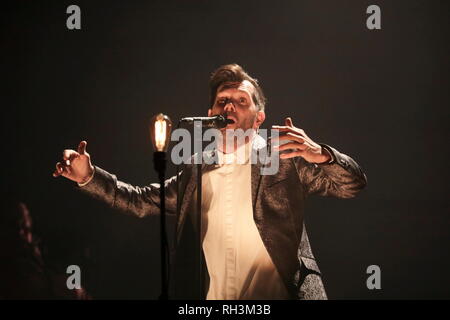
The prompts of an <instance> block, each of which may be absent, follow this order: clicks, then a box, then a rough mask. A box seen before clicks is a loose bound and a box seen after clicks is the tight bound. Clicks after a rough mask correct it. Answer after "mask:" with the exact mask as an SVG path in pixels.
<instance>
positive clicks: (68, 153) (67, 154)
mask: <svg viewBox="0 0 450 320" xmlns="http://www.w3.org/2000/svg"><path fill="white" fill-rule="evenodd" d="M77 156H78V153H77V152H76V151H75V150H69V149H66V150H64V151H63V160H72V159H74V158H76V157H77Z"/></svg>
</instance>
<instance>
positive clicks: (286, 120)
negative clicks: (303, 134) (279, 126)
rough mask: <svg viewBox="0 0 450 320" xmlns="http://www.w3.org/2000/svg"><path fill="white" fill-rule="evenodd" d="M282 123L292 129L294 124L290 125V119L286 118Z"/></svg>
mask: <svg viewBox="0 0 450 320" xmlns="http://www.w3.org/2000/svg"><path fill="white" fill-rule="evenodd" d="M284 123H285V125H286V126H288V127H293V126H294V124H293V123H292V119H291V117H288V118H286V119H284Z"/></svg>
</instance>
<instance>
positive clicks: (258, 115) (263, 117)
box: [256, 111, 266, 127]
mask: <svg viewBox="0 0 450 320" xmlns="http://www.w3.org/2000/svg"><path fill="white" fill-rule="evenodd" d="M264 120H266V113H265V112H264V111H258V112H257V113H256V125H257V126H258V127H259V126H261V125H262V124H263V122H264Z"/></svg>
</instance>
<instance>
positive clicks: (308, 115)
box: [0, 0, 450, 299]
mask: <svg viewBox="0 0 450 320" xmlns="http://www.w3.org/2000/svg"><path fill="white" fill-rule="evenodd" d="M71 4H76V5H78V6H79V7H80V8H81V30H68V29H67V27H66V19H67V17H68V16H69V15H68V14H66V8H67V7H68V6H69V5H71ZM371 4H376V5H378V6H379V7H380V8H381V27H382V28H381V30H368V28H367V27H366V19H367V17H368V15H367V14H366V9H367V7H368V6H369V5H371ZM448 12H449V5H448V2H446V1H425V0H423V1H415V0H414V1H413V0H408V1H406V0H405V1H381V0H376V1H364V0H363V1H356V0H354V1H324V0H321V1H317V0H311V1H300V0H295V1H276V2H275V1H271V2H269V1H267V2H265V1H264V2H263V1H126V2H125V1H75V2H72V1H53V2H46V1H18V2H16V3H15V4H9V5H7V4H2V13H1V15H2V18H1V24H2V26H1V30H0V32H1V54H2V68H1V71H2V77H1V78H2V83H3V85H2V92H3V93H2V96H1V105H2V149H3V150H2V158H3V161H2V163H3V165H2V194H3V197H4V201H9V199H10V197H11V195H16V196H18V197H19V198H20V199H22V201H24V202H25V203H27V205H28V207H29V208H30V211H31V214H32V216H33V218H34V228H35V232H36V234H37V235H39V236H40V238H41V239H42V246H43V248H44V249H45V250H44V255H45V258H46V262H47V263H48V264H49V265H52V266H54V267H56V268H60V269H61V270H65V268H66V266H68V265H71V264H78V265H80V266H81V267H82V282H83V285H84V286H85V287H86V288H87V290H88V291H89V292H90V294H91V295H92V297H94V298H97V299H105V298H124V299H132V298H150V299H156V298H157V297H158V294H159V290H160V281H159V251H158V248H159V237H158V219H157V218H148V219H136V218H133V217H129V216H126V215H123V214H121V213H118V212H116V211H113V210H111V209H108V208H107V207H106V206H104V205H102V204H100V203H98V202H97V201H95V200H91V199H89V198H88V197H86V196H84V195H82V194H80V193H79V192H77V191H76V188H75V187H74V184H73V183H71V182H69V181H68V180H66V179H64V178H58V179H54V178H53V177H52V172H53V170H54V165H55V163H56V162H57V161H59V159H60V158H61V153H62V151H63V149H66V148H76V147H77V145H78V143H79V142H80V141H81V140H82V139H86V140H87V141H88V148H87V149H88V152H90V154H91V156H92V160H93V163H94V164H96V165H99V166H101V167H103V168H104V169H106V170H108V171H110V172H112V173H115V174H117V175H118V177H119V178H120V179H121V180H124V181H127V182H130V183H132V184H135V185H146V184H148V183H150V182H155V181H156V174H155V172H154V171H153V167H152V150H151V144H150V141H149V131H148V122H149V119H150V117H151V116H152V115H154V114H156V113H158V112H164V113H166V114H168V115H169V116H170V117H171V118H172V119H174V120H177V119H179V118H180V117H182V116H189V115H206V112H207V108H208V87H207V81H208V78H209V75H210V73H211V72H212V71H213V70H214V69H215V68H216V67H218V66H219V65H222V64H226V63H232V62H236V63H239V64H241V65H243V66H244V68H245V69H246V70H248V71H249V73H250V74H251V75H253V76H255V77H256V78H258V79H259V81H260V83H261V84H262V87H263V89H264V90H265V93H266V95H267V97H268V100H269V103H268V105H267V111H266V113H267V118H266V123H265V127H266V128H268V127H270V125H272V124H282V122H283V119H284V118H285V117H286V116H291V117H292V118H293V121H294V124H295V125H297V126H299V127H302V128H303V129H304V130H305V131H306V132H307V133H308V134H309V136H310V137H312V138H313V139H315V140H317V141H320V142H324V143H327V144H330V145H332V146H334V147H335V148H337V149H338V150H340V151H342V152H344V153H347V154H349V155H350V156H352V157H353V158H354V159H356V160H357V162H358V163H359V164H360V165H361V166H362V167H363V169H364V170H365V172H366V174H367V177H368V181H369V184H368V187H367V189H366V190H364V191H363V192H362V193H361V194H360V195H359V196H358V197H357V198H355V199H352V200H339V199H331V198H319V197H313V198H311V199H310V202H309V203H308V205H307V217H306V223H307V228H308V231H309V236H310V240H311V243H312V248H313V251H314V253H315V255H316V258H317V260H318V263H319V267H320V268H321V270H322V272H323V278H324V283H325V286H326V289H327V292H328V294H329V297H330V298H332V299H420V298H425V299H428V298H450V286H449V285H450V276H449V273H448V270H449V269H450V258H449V254H448V253H449V252H450V244H449V243H450V242H449V240H450V230H449V211H448V209H449V206H448V204H449V203H448V198H447V197H448V193H447V192H448V178H449V175H448V167H447V162H448V160H449V152H448V145H447V143H448V140H447V139H448V122H447V121H448V119H449V118H448V116H449V112H448V110H449V109H448V107H449V59H448V57H449V42H448V39H449V32H448V23H449V19H448ZM445 141H447V142H445ZM170 173H174V168H173V166H172V167H170ZM373 264H374V265H378V266H380V268H381V286H382V288H381V290H368V289H367V287H366V279H367V277H368V274H367V273H366V268H367V267H368V266H369V265H373Z"/></svg>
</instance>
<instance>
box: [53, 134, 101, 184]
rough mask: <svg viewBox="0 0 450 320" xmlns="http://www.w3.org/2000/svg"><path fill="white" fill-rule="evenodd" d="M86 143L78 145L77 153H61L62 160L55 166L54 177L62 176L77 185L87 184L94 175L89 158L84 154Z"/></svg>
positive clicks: (69, 151)
mask: <svg viewBox="0 0 450 320" xmlns="http://www.w3.org/2000/svg"><path fill="white" fill-rule="evenodd" d="M86 146H87V142H86V141H81V142H80V144H79V145H78V152H77V151H75V150H70V149H66V150H64V151H63V160H62V161H61V162H58V163H57V164H56V170H55V172H53V176H54V177H59V176H63V177H66V178H67V179H70V180H72V181H75V182H77V183H85V182H87V181H88V180H89V179H90V178H91V177H92V175H93V173H94V166H93V165H92V163H91V157H90V155H89V153H87V152H86Z"/></svg>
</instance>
